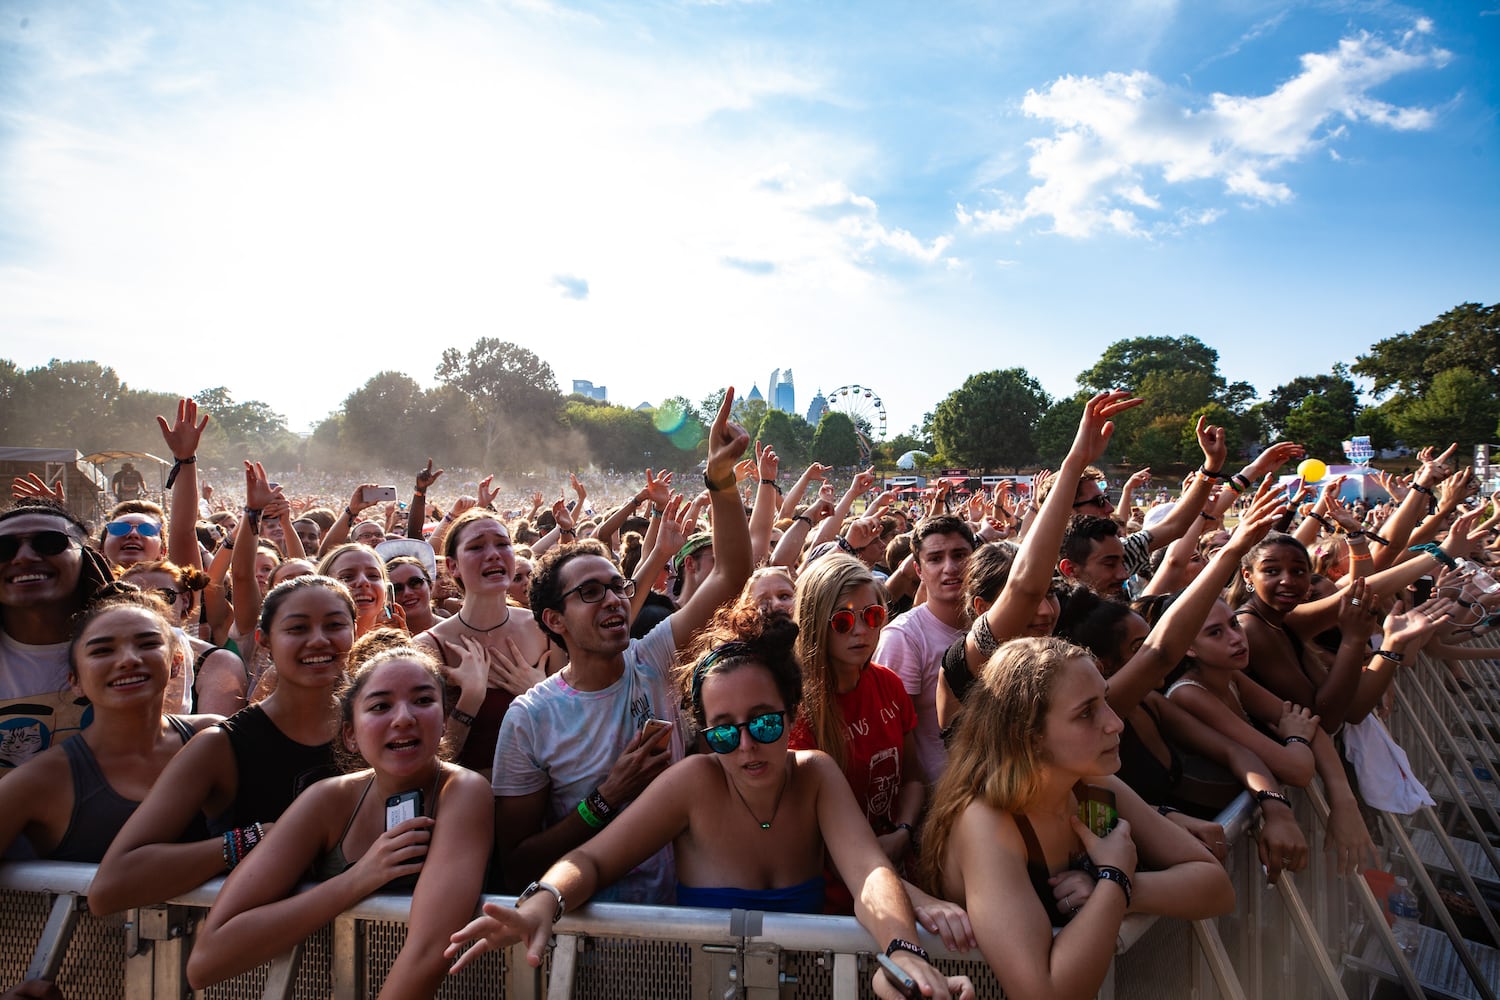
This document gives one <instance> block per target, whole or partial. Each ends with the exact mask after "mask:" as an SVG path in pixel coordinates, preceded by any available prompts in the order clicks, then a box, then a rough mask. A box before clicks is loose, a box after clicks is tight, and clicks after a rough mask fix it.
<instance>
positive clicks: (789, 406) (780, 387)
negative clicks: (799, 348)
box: [771, 368, 797, 413]
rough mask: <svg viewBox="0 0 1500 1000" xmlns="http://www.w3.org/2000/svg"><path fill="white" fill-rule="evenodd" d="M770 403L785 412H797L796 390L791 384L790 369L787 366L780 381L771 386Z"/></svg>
mask: <svg viewBox="0 0 1500 1000" xmlns="http://www.w3.org/2000/svg"><path fill="white" fill-rule="evenodd" d="M771 405H772V406H774V407H776V409H778V410H785V411H786V412H787V413H796V412H797V390H796V387H795V386H794V385H793V384H792V370H791V369H790V368H788V369H787V370H786V371H785V372H784V373H783V374H782V376H781V381H780V382H778V383H776V384H775V385H773V386H771Z"/></svg>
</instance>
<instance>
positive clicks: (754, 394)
mask: <svg viewBox="0 0 1500 1000" xmlns="http://www.w3.org/2000/svg"><path fill="white" fill-rule="evenodd" d="M765 398H766V397H764V396H762V395H761V394H760V386H758V385H751V386H750V395H748V396H746V397H745V401H746V402H749V401H750V400H752V399H759V400H762V401H763V400H765Z"/></svg>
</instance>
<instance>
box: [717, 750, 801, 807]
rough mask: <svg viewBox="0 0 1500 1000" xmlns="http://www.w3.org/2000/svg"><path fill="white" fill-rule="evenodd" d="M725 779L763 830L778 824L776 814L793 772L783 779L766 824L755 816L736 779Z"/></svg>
mask: <svg viewBox="0 0 1500 1000" xmlns="http://www.w3.org/2000/svg"><path fill="white" fill-rule="evenodd" d="M747 735H748V734H747ZM725 778H727V779H728V780H729V787H730V788H733V789H734V794H736V795H738V796H739V797H740V803H741V804H742V805H743V806H744V807H745V812H747V813H749V814H750V818H751V819H753V820H755V822H757V823H760V828H761V829H762V830H769V829H771V824H772V823H774V822H776V813H777V812H779V811H780V810H781V797H782V796H783V795H785V794H786V786H787V785H788V784H790V783H791V780H792V772H791V771H790V770H788V771H787V772H786V776H785V777H783V778H782V779H781V788H780V789H779V790H778V791H777V792H776V804H775V805H773V806H772V807H771V818H770V819H768V820H766V821H765V822H764V823H761V822H760V817H759V816H757V815H755V810H754V809H751V808H750V803H748V802H746V801H745V796H744V793H742V792H741V791H740V786H739V785H736V784H735V783H734V779H732V778H729V776H728V775H725Z"/></svg>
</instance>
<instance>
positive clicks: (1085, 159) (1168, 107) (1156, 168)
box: [957, 19, 1448, 237]
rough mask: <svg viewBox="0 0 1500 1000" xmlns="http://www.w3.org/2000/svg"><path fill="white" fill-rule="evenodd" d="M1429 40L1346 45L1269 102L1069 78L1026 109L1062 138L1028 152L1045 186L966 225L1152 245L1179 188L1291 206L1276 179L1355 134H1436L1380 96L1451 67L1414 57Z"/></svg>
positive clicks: (1421, 25) (1424, 114)
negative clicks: (1351, 130)
mask: <svg viewBox="0 0 1500 1000" xmlns="http://www.w3.org/2000/svg"><path fill="white" fill-rule="evenodd" d="M1431 28H1432V26H1431V23H1430V22H1428V21H1426V20H1425V19H1423V20H1422V21H1419V22H1418V23H1417V25H1416V27H1415V28H1414V29H1413V30H1412V31H1410V32H1408V33H1407V34H1406V36H1404V37H1403V39H1402V42H1401V43H1400V44H1399V45H1394V46H1393V45H1391V44H1389V43H1387V42H1385V41H1383V40H1381V39H1379V38H1377V37H1375V36H1373V35H1370V34H1367V33H1360V34H1358V35H1354V36H1351V37H1348V38H1344V39H1342V40H1340V42H1339V44H1338V45H1337V46H1336V47H1335V48H1334V49H1333V50H1331V51H1328V52H1312V53H1307V54H1305V55H1303V56H1302V59H1301V72H1299V73H1298V74H1297V75H1296V76H1294V77H1292V78H1291V79H1290V80H1287V81H1286V82H1285V83H1283V84H1282V85H1281V86H1279V87H1277V88H1276V89H1275V90H1274V91H1272V92H1270V93H1268V94H1264V95H1261V96H1240V95H1231V94H1221V93H1215V94H1212V95H1210V96H1209V97H1208V98H1207V99H1206V100H1205V99H1202V98H1199V97H1197V96H1195V95H1193V94H1191V93H1186V92H1183V91H1181V90H1179V89H1177V88H1174V87H1171V86H1168V85H1167V84H1165V83H1163V82H1162V81H1161V80H1159V79H1157V78H1156V77H1154V76H1152V75H1151V74H1150V73H1146V72H1143V71H1139V70H1138V71H1136V72H1133V73H1106V74H1104V75H1103V76H1099V77H1090V76H1064V77H1061V78H1059V79H1058V80H1056V81H1054V82H1053V83H1052V84H1051V85H1049V86H1048V87H1046V88H1045V89H1043V90H1040V91H1036V90H1033V91H1029V92H1028V93H1027V94H1026V97H1025V99H1024V100H1023V101H1022V102H1021V108H1022V111H1023V112H1024V113H1025V114H1027V115H1029V116H1030V117H1032V118H1035V119H1037V120H1039V121H1043V122H1048V123H1051V124H1052V125H1053V127H1054V131H1053V134H1052V135H1050V136H1047V137H1043V138H1038V139H1034V140H1032V141H1031V143H1030V149H1031V157H1030V161H1029V165H1028V172H1029V174H1030V176H1031V177H1033V178H1034V179H1035V180H1036V182H1037V183H1036V184H1035V185H1034V186H1033V187H1031V188H1030V189H1029V190H1027V191H1026V193H1025V194H1024V196H1022V197H1021V198H1019V199H1017V198H1015V197H1014V196H1011V195H1009V194H1008V193H1005V192H996V193H995V195H994V196H995V199H996V202H997V204H996V206H995V207H993V208H972V207H968V206H965V205H963V204H960V205H959V206H958V208H957V217H958V220H959V222H960V223H961V224H963V225H967V226H971V227H974V228H976V229H978V230H980V231H1009V230H1013V229H1015V228H1016V227H1018V226H1021V225H1023V224H1025V223H1029V222H1035V221H1041V220H1050V223H1051V229H1052V230H1053V231H1055V232H1057V233H1060V234H1062V235H1065V236H1073V237H1086V236H1091V235H1094V234H1096V233H1100V232H1115V233H1122V234H1130V235H1149V234H1151V233H1153V232H1156V231H1159V230H1164V229H1166V228H1170V227H1171V226H1173V225H1174V224H1173V223H1170V222H1163V221H1161V220H1160V218H1159V217H1158V216H1157V215H1156V214H1155V213H1159V212H1161V211H1162V210H1163V209H1164V208H1165V207H1166V206H1167V202H1168V197H1169V195H1168V191H1169V189H1170V188H1171V187H1172V186H1174V185H1186V184H1189V183H1191V182H1195V181H1214V182H1217V183H1218V184H1219V185H1220V186H1221V187H1222V190H1223V191H1224V192H1225V193H1226V194H1229V195H1232V196H1234V197H1236V198H1240V199H1244V200H1248V201H1251V202H1261V203H1265V204H1280V203H1283V202H1286V201H1289V200H1291V199H1292V197H1293V192H1292V189H1291V188H1290V187H1289V186H1288V185H1287V184H1286V183H1285V182H1283V181H1280V180H1277V179H1275V178H1274V176H1273V175H1274V173H1275V171H1276V170H1277V168H1278V167H1281V166H1283V165H1284V164H1287V163H1290V162H1294V161H1297V160H1299V159H1301V158H1303V157H1305V156H1306V155H1307V154H1309V153H1310V152H1312V151H1314V150H1317V149H1320V148H1324V147H1327V146H1328V144H1329V143H1330V142H1331V141H1332V140H1333V139H1336V138H1340V137H1342V136H1343V135H1344V134H1345V133H1346V129H1347V125H1348V124H1349V123H1360V122H1367V123H1370V124H1372V125H1378V126H1381V127H1384V128H1388V129H1394V130H1412V129H1424V128H1428V127H1430V126H1431V125H1432V123H1433V120H1434V115H1433V112H1431V111H1430V110H1428V109H1425V108H1419V107H1401V106H1398V105H1394V104H1390V103H1387V102H1385V101H1382V100H1379V99H1378V98H1375V97H1373V96H1372V95H1371V91H1373V90H1374V89H1375V88H1376V87H1378V86H1380V85H1381V84H1383V83H1385V82H1386V81H1388V80H1390V79H1392V78H1393V77H1395V76H1398V75H1400V74H1403V73H1411V72H1413V71H1416V70H1418V69H1422V68H1426V67H1431V66H1442V65H1443V64H1445V63H1446V61H1447V59H1448V53H1446V52H1444V51H1443V50H1441V49H1436V48H1420V47H1416V45H1417V43H1420V41H1421V37H1420V36H1423V35H1425V34H1427V33H1429V32H1430V31H1431ZM1147 213H1152V214H1147Z"/></svg>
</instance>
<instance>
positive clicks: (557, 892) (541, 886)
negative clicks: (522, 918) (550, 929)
mask: <svg viewBox="0 0 1500 1000" xmlns="http://www.w3.org/2000/svg"><path fill="white" fill-rule="evenodd" d="M543 891H546V892H550V893H552V895H554V896H556V897H557V912H556V913H554V914H553V915H552V922H553V923H554V924H555V923H557V922H558V921H559V920H561V919H562V915H563V894H562V890H561V889H559V888H558V887H557V886H555V885H553V884H552V883H551V882H541V881H538V882H533V883H531V884H530V885H528V886H527V887H526V889H525V891H524V892H522V893H521V894H520V895H519V896H517V897H516V909H518V910H519V909H520V908H521V904H522V903H524V902H526V901H527V900H528V899H530V898H531V897H532V896H535V895H536V894H537V893H539V892H543Z"/></svg>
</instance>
